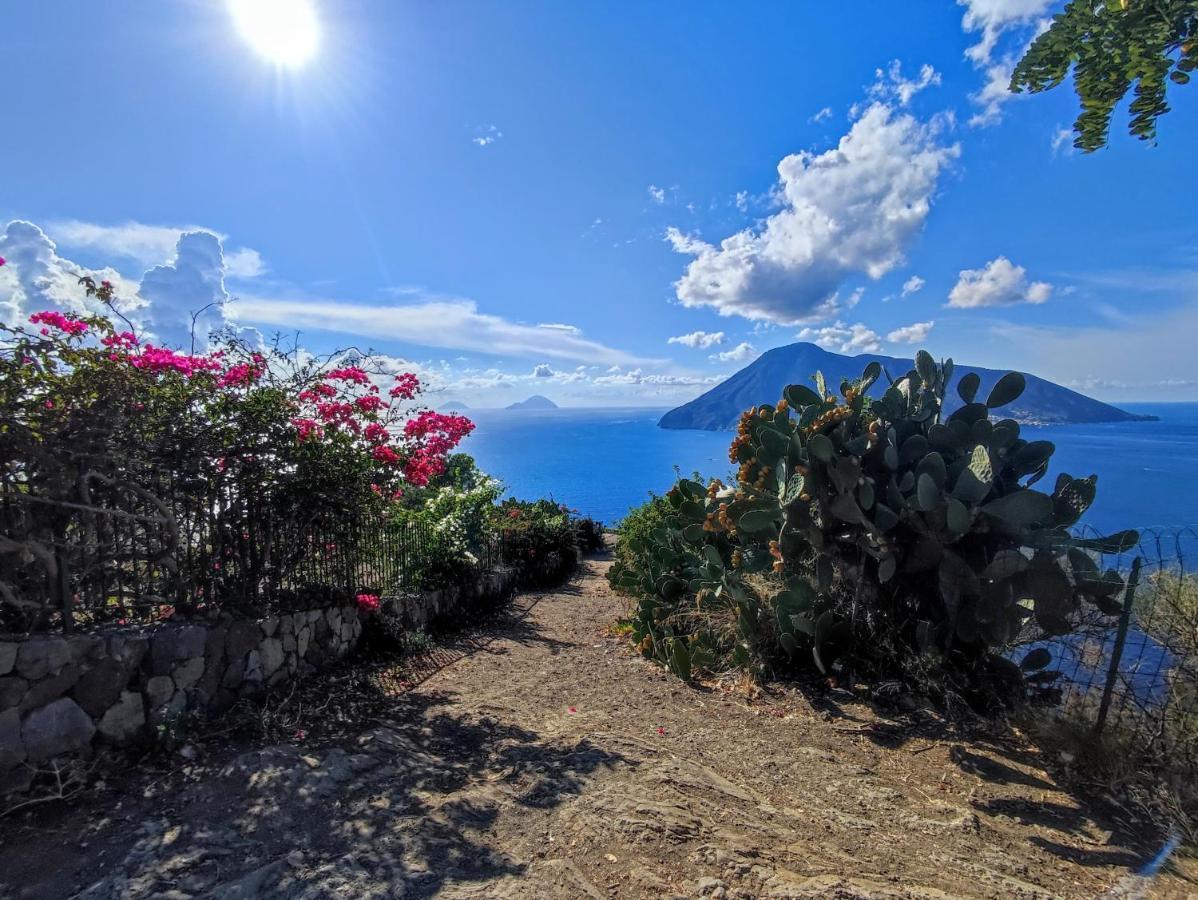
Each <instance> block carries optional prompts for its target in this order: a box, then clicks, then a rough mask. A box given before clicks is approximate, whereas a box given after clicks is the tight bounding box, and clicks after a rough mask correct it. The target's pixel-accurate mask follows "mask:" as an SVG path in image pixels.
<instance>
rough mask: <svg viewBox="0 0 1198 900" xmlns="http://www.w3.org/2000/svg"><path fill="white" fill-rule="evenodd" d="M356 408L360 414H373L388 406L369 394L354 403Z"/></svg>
mask: <svg viewBox="0 0 1198 900" xmlns="http://www.w3.org/2000/svg"><path fill="white" fill-rule="evenodd" d="M354 406H356V407H357V408H358V412H364V413H372V412H378V411H379V410H380V409H383V408H385V407H386V406H387V404H386V403H384V402H383V401H382V400H380V399H379V398H378V397H376V396H375V395H374V394H367V395H365V396H364V397H359V398H358V399H357V400H355V401H354Z"/></svg>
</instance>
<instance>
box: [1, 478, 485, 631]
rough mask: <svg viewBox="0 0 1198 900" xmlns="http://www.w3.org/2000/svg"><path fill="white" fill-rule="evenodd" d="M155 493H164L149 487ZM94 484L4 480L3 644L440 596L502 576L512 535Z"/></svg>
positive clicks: (244, 498)
mask: <svg viewBox="0 0 1198 900" xmlns="http://www.w3.org/2000/svg"><path fill="white" fill-rule="evenodd" d="M142 483H151V484H153V482H146V481H144V480H143V482H142ZM153 486H154V488H155V489H154V490H152V491H151V490H149V489H145V488H142V487H140V486H138V487H131V486H130V483H129V482H121V483H120V484H119V485H118V484H117V483H116V482H113V481H108V480H107V479H98V480H93V482H92V483H90V484H89V485H88V486H87V487H86V490H84V491H82V492H80V491H73V492H72V493H71V494H69V495H68V496H67V497H61V498H53V499H50V498H45V497H40V496H37V495H34V494H32V493H30V492H29V491H28V490H25V489H23V488H22V486H21V485H20V484H19V483H14V482H11V481H3V480H0V632H24V631H31V630H47V629H62V630H67V631H69V630H72V629H75V628H91V627H96V626H100V625H104V624H134V623H140V622H150V621H154V620H156V619H160V618H165V617H167V616H170V615H173V614H175V613H176V612H180V613H184V614H193V615H194V614H204V613H208V612H215V611H217V610H228V611H241V612H249V613H254V614H263V613H265V612H268V611H271V610H277V609H284V608H289V607H291V608H295V607H302V606H307V605H311V604H312V603H313V602H317V603H326V602H328V600H329V599H330V597H337V596H340V597H342V598H344V599H345V600H347V601H348V600H351V599H352V598H353V597H354V595H355V594H357V593H372V594H378V595H382V596H386V595H394V594H399V593H403V592H408V591H415V590H419V589H420V588H422V587H426V586H437V585H439V584H440V583H443V582H445V581H446V580H447V579H450V578H452V577H456V576H460V574H461V569H462V568H463V567H471V566H479V565H481V566H484V567H494V566H498V565H502V564H503V563H504V560H505V551H506V545H507V542H506V540H505V536H504V534H502V533H490V532H480V533H479V534H477V535H458V534H446V533H443V532H441V531H438V530H437V529H434V528H432V527H429V526H428V525H427V524H425V523H423V522H420V521H413V520H410V519H404V518H397V517H394V516H389V515H386V514H354V515H348V516H347V515H344V514H342V515H336V516H320V515H307V516H303V517H299V516H289V515H286V514H284V513H283V512H281V511H280V509H279V508H278V506H276V505H271V504H268V503H265V502H263V503H257V502H255V495H254V493H253V492H252V491H247V490H244V489H241V490H238V491H237V492H230V493H229V494H228V496H231V497H236V498H237V500H236V502H234V503H224V502H223V499H224V498H223V497H222V494H221V492H219V491H214V492H211V493H210V494H208V495H207V497H206V500H205V502H203V503H197V502H196V501H195V494H196V492H195V491H193V490H190V491H188V492H187V493H186V494H185V496H183V497H182V498H180V497H178V496H177V495H176V494H174V493H172V490H171V484H170V483H158V484H153Z"/></svg>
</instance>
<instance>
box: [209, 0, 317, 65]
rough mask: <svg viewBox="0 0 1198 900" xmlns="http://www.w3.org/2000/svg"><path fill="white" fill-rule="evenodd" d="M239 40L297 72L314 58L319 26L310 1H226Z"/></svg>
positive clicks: (277, 63)
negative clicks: (243, 39) (239, 36)
mask: <svg viewBox="0 0 1198 900" xmlns="http://www.w3.org/2000/svg"><path fill="white" fill-rule="evenodd" d="M228 3H229V12H230V13H232V15H233V21H234V22H235V23H236V25H237V30H238V31H239V32H240V33H241V36H242V37H243V38H245V40H246V41H247V42H248V43H249V45H250V46H251V47H253V48H254V50H255V51H256V52H257V53H258V54H260V55H261V56H263V57H265V58H266V59H268V60H270V61H271V62H273V63H274V64H275V65H278V66H286V67H287V68H296V67H298V66H302V65H303V64H304V63H306V62H308V60H310V59H311V58H312V57H313V56H315V55H316V49H317V46H318V45H319V43H320V25H319V23H318V22H317V19H316V9H315V7H314V6H313V5H312V0H228Z"/></svg>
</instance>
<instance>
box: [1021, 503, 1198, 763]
mask: <svg viewBox="0 0 1198 900" xmlns="http://www.w3.org/2000/svg"><path fill="white" fill-rule="evenodd" d="M1081 536H1084V537H1093V536H1095V535H1092V534H1082V535H1081ZM1094 560H1095V562H1096V563H1097V564H1098V565H1099V566H1100V568H1101V569H1102V570H1104V571H1106V570H1108V569H1109V570H1114V571H1115V572H1118V573H1119V574H1120V575H1121V576H1122V578H1123V580H1124V582H1125V585H1126V586H1125V589H1124V590H1123V592H1122V593H1121V595H1120V601H1121V612H1120V614H1119V615H1117V616H1112V615H1103V614H1101V613H1099V612H1098V611H1097V610H1093V609H1091V610H1079V611H1078V614H1077V619H1076V625H1077V630H1076V631H1074V632H1073V633H1071V634H1069V635H1065V636H1063V637H1059V638H1054V639H1052V640H1049V641H1041V642H1037V643H1036V644H1035V645H1036V646H1043V647H1045V648H1046V649H1047V650H1048V651H1049V652H1050V653H1051V655H1052V660H1053V661H1052V663H1051V664H1050V666H1049V667H1048V669H1047V670H1046V671H1045V672H1043V673H1041V674H1040V675H1039V676H1038V678H1039V680H1040V681H1041V682H1042V683H1043V684H1044V685H1045V687H1046V689H1047V692H1048V696H1049V697H1050V698H1051V699H1052V700H1054V701H1055V704H1054V708H1055V710H1056V711H1057V712H1058V713H1060V714H1061V715H1064V716H1069V717H1072V718H1074V719H1075V720H1080V721H1081V722H1082V723H1084V724H1088V725H1089V726H1090V727H1091V728H1092V729H1093V731H1094V733H1095V735H1098V734H1102V733H1103V732H1108V731H1110V732H1118V733H1120V734H1122V735H1123V736H1124V737H1127V738H1130V739H1131V740H1132V741H1134V742H1135V743H1136V744H1137V745H1139V746H1140V747H1142V748H1143V749H1148V750H1156V751H1160V752H1163V753H1167V754H1171V755H1172V754H1186V755H1188V756H1190V757H1193V756H1195V751H1196V750H1198V655H1196V650H1198V571H1196V569H1195V565H1196V564H1198V526H1189V527H1175V528H1145V529H1141V530H1140V541H1139V543H1138V544H1137V545H1136V546H1135V547H1132V548H1130V549H1129V550H1127V551H1125V552H1123V553H1119V554H1105V555H1104V554H1099V553H1095V554H1094ZM1025 649H1027V648H1026V647H1021V648H1020V649H1019V651H1017V653H1016V654H1015V655H1016V658H1018V657H1019V656H1021V655H1022V654H1023V652H1024V651H1025Z"/></svg>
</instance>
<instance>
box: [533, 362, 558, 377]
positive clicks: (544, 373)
mask: <svg viewBox="0 0 1198 900" xmlns="http://www.w3.org/2000/svg"><path fill="white" fill-rule="evenodd" d="M556 374H557V373H556V372H554V371H553V369H551V368H550V367H549V364H548V363H541V364H540V365H539V366H536V367H535V368H533V370H532V377H533V378H552V377H553V376H554V375H556Z"/></svg>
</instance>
